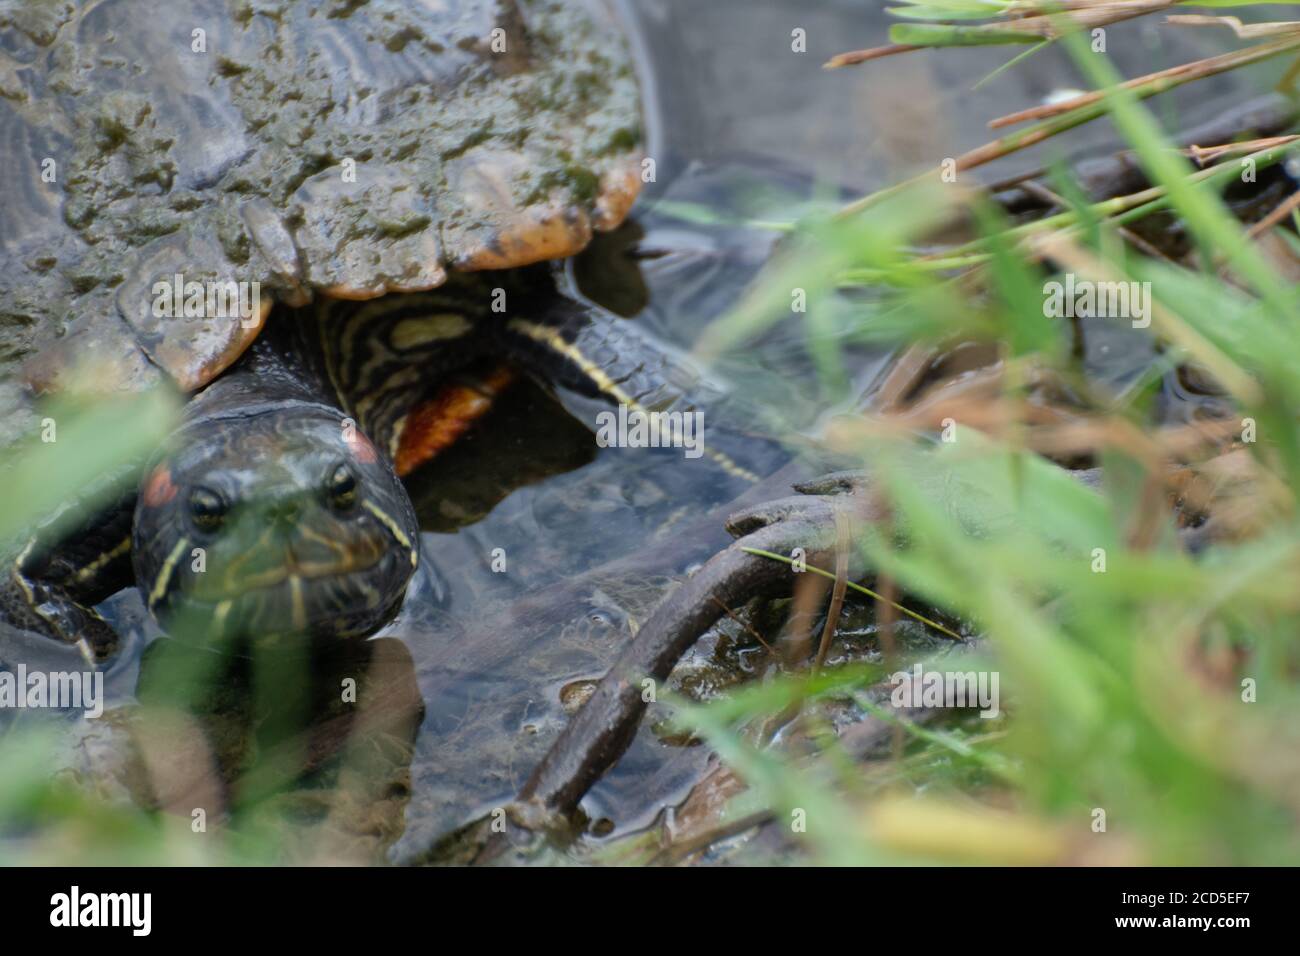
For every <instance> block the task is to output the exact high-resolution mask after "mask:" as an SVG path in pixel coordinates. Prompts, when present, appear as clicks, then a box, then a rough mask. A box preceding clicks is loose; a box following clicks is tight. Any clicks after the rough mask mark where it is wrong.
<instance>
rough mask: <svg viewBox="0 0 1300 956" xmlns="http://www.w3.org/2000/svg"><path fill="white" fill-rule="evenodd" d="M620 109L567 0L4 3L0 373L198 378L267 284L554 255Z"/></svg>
mask: <svg viewBox="0 0 1300 956" xmlns="http://www.w3.org/2000/svg"><path fill="white" fill-rule="evenodd" d="M639 127H640V113H639V102H638V95H637V88H636V80H635V77H634V73H633V69H632V65H631V61H630V59H629V56H628V53H627V48H626V46H625V44H624V42H623V40H622V38H621V36H620V34H619V32H618V30H617V27H616V24H615V23H614V22H613V20H612V18H611V16H610V14H609V13H608V11H607V10H606V9H605V8H604V7H602V6H600V5H598V4H597V3H586V2H583V0H165V2H164V0H17V2H12V0H0V166H2V167H3V168H0V256H2V257H3V259H2V261H0V387H6V386H7V387H8V388H9V389H10V392H11V394H10V395H9V396H8V397H9V398H10V399H12V397H13V389H14V387H15V385H14V383H15V382H20V385H21V387H22V388H34V389H36V390H38V391H40V390H46V389H57V388H59V387H61V386H62V385H65V384H67V381H68V379H69V377H70V376H71V375H73V374H80V373H79V372H78V371H77V369H78V368H80V367H81V366H80V365H79V363H78V362H77V361H70V357H72V358H73V359H80V358H83V357H84V358H91V357H93V358H94V359H95V361H96V364H97V367H98V368H100V369H101V370H102V369H104V368H107V369H108V370H109V371H108V372H107V373H101V374H106V375H107V379H108V380H109V382H110V384H112V385H114V386H116V387H118V388H130V389H134V388H138V387H140V386H141V385H142V384H148V383H149V382H151V381H155V380H158V379H159V378H161V377H162V375H163V374H165V375H166V376H169V377H170V378H171V379H172V380H173V381H174V382H176V383H177V384H178V385H179V386H180V387H181V388H183V389H186V390H191V389H194V388H196V387H198V386H200V385H202V384H204V383H206V382H207V381H209V380H211V379H212V378H213V377H214V376H215V375H218V374H220V372H221V371H222V370H223V369H224V368H226V367H227V366H228V365H229V364H230V363H231V362H233V361H234V360H235V359H236V358H237V357H238V356H239V354H240V353H241V352H242V351H243V350H244V348H246V347H247V345H248V344H249V342H251V341H252V339H253V338H254V337H255V336H256V334H257V332H258V330H259V329H260V327H261V323H262V322H263V321H264V319H265V316H266V312H267V310H268V309H269V306H270V304H271V303H272V302H274V301H285V302H290V303H302V302H304V301H306V300H308V299H309V298H311V297H312V296H314V295H318V294H325V295H329V296H337V297H349V298H369V297H373V296H378V295H382V294H384V293H386V292H389V291H399V290H400V291H409V290H418V289H426V288H430V287H433V286H436V285H438V284H440V283H441V282H442V281H443V280H444V279H445V277H446V271H447V270H449V269H454V270H480V269H504V268H510V267H513V266H518V265H524V264H527V263H530V262H536V261H539V260H542V259H550V258H558V257H562V256H567V255H571V254H573V253H575V252H577V251H579V250H580V249H581V248H582V247H583V246H584V245H585V244H586V243H587V241H588V240H589V239H590V236H591V233H592V230H603V229H609V228H612V227H614V226H615V225H617V224H618V223H619V222H620V221H621V220H622V218H623V217H624V215H625V214H626V213H627V210H628V208H629V207H630V205H631V203H632V201H633V200H634V199H635V197H636V194H637V190H638V187H639V184H640V175H639V173H640V166H639V155H638V152H637V147H638V142H639V138H640V131H639ZM178 278H179V280H180V281H179V282H178V281H177V280H178ZM231 282H233V283H240V284H242V285H240V286H237V287H236V286H227V285H225V284H226V283H231ZM194 283H198V285H197V286H196V285H194ZM254 283H256V285H254ZM178 289H179V292H178V291H177V290H178ZM194 289H199V290H204V289H206V290H208V295H207V297H206V298H202V299H200V298H196V299H194V300H193V303H194V307H193V308H187V306H186V303H187V301H188V299H189V293H190V292H192V291H193V290H194ZM213 289H217V290H221V289H229V290H230V291H231V294H232V295H233V294H234V291H235V290H236V289H238V290H240V293H241V295H243V296H244V297H243V298H242V299H239V300H237V301H238V302H239V303H240V308H239V309H238V310H236V311H237V312H238V314H236V315H234V316H232V315H231V314H229V313H230V312H231V309H229V308H222V307H220V306H223V305H226V304H229V302H234V301H236V300H235V299H231V300H223V299H221V298H220V297H218V298H216V299H213V298H212V295H211V290H213ZM214 303H215V304H216V305H217V306H218V307H217V308H213V306H214ZM254 303H256V304H257V305H259V306H260V307H258V308H254V307H253V306H254ZM173 304H174V305H176V306H180V309H179V311H178V310H177V309H175V308H173V307H172V306H173ZM217 313H221V314H217ZM235 319H237V321H236V320H235ZM33 357H34V358H33ZM20 368H21V369H23V372H22V374H21V375H20V374H19V372H18V370H19V369H20ZM5 397H6V396H4V395H0V411H3V407H2V406H3V404H4V401H3V399H4V398H5Z"/></svg>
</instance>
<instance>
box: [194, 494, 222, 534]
mask: <svg viewBox="0 0 1300 956" xmlns="http://www.w3.org/2000/svg"><path fill="white" fill-rule="evenodd" d="M190 519H191V520H192V521H193V522H194V526H195V527H196V528H198V529H199V530H200V531H206V532H209V533H211V532H213V531H216V530H217V529H218V528H220V527H221V523H222V522H223V521H225V519H226V502H225V500H224V499H223V498H222V497H221V496H220V495H219V494H217V493H216V492H215V491H210V490H209V489H207V488H195V489H194V490H193V491H191V492H190Z"/></svg>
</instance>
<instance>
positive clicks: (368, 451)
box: [347, 431, 379, 465]
mask: <svg viewBox="0 0 1300 956" xmlns="http://www.w3.org/2000/svg"><path fill="white" fill-rule="evenodd" d="M347 442H348V448H350V449H351V450H352V457H353V458H355V459H356V460H357V461H359V462H361V464H363V465H373V464H374V463H375V462H377V461H378V460H379V452H378V451H377V450H376V449H375V446H374V445H373V444H371V442H370V439H369V438H367V437H366V436H365V435H363V434H361V432H359V431H354V432H353V433H352V434H351V435H350V436H349V437H348V440H347Z"/></svg>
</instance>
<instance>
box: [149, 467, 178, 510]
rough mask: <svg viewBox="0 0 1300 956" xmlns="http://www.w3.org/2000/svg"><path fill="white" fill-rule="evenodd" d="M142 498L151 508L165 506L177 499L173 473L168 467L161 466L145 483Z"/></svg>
mask: <svg viewBox="0 0 1300 956" xmlns="http://www.w3.org/2000/svg"><path fill="white" fill-rule="evenodd" d="M141 497H142V498H143V499H144V503H145V504H146V505H148V506H149V507H150V508H157V507H158V506H159V505H165V504H167V502H169V501H171V500H172V499H173V498H175V497H176V486H175V485H174V484H172V473H171V471H170V470H169V469H168V468H167V466H166V465H159V466H158V467H157V468H155V469H154V472H153V474H152V475H150V476H149V480H148V481H146V482H145V483H144V492H143V494H142V495H141Z"/></svg>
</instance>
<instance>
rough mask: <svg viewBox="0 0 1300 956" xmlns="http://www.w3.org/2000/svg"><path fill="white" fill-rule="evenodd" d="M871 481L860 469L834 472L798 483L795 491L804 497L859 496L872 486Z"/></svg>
mask: <svg viewBox="0 0 1300 956" xmlns="http://www.w3.org/2000/svg"><path fill="white" fill-rule="evenodd" d="M870 483H871V480H870V478H869V477H868V475H867V473H866V472H865V471H863V470H862V469H860V468H849V469H846V470H844V471H832V472H830V473H829V474H825V475H821V476H820V477H817V478H811V479H809V480H808V481H800V482H796V484H795V486H794V490H795V491H797V492H799V493H800V494H802V495H857V494H861V493H862V492H863V491H865V490H866V489H867V488H868V487H869V486H870Z"/></svg>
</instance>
